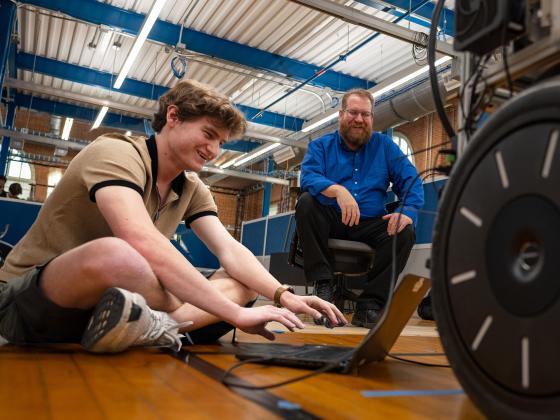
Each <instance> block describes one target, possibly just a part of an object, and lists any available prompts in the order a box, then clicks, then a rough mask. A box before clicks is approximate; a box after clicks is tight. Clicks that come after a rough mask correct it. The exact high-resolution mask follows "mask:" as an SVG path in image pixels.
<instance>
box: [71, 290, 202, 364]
mask: <svg viewBox="0 0 560 420" xmlns="http://www.w3.org/2000/svg"><path fill="white" fill-rule="evenodd" d="M190 324H192V322H190V321H189V322H184V323H177V322H176V321H174V320H173V319H172V318H171V317H170V316H169V315H168V314H167V313H165V312H160V311H154V310H152V309H150V307H149V306H148V305H147V304H146V300H145V299H144V297H143V296H142V295H139V294H138V293H133V292H129V291H128V290H124V289H120V288H117V287H113V288H111V289H108V290H107V291H106V292H105V293H104V294H103V296H102V297H101V299H100V300H99V302H98V303H97V305H96V306H95V308H94V310H93V314H92V316H91V318H90V320H89V324H88V326H87V328H86V330H85V331H84V334H83V336H82V342H81V344H82V346H83V347H84V348H85V349H86V350H87V351H90V352H94V353H117V352H121V351H123V350H126V349H127V348H129V347H132V346H156V347H170V348H172V349H173V350H175V351H179V350H180V349H181V335H180V334H179V332H178V331H179V328H183V327H186V326H188V325H190Z"/></svg>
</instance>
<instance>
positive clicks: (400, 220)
mask: <svg viewBox="0 0 560 420" xmlns="http://www.w3.org/2000/svg"><path fill="white" fill-rule="evenodd" d="M383 220H389V223H388V224H387V234H388V235H389V236H392V235H394V234H395V233H399V232H400V231H402V230H403V229H404V228H405V227H406V226H407V225H411V224H412V219H411V218H410V217H408V216H407V215H406V214H403V213H390V214H386V215H385V216H383Z"/></svg>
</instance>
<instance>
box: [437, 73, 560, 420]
mask: <svg viewBox="0 0 560 420" xmlns="http://www.w3.org/2000/svg"><path fill="white" fill-rule="evenodd" d="M432 264H433V265H432V279H433V305H434V311H435V315H436V321H437V326H438V328H439V332H440V335H441V340H442V343H443V346H444V349H445V351H446V354H447V356H448V358H449V361H450V363H451V366H452V367H453V370H454V372H455V374H456V375H457V378H458V379H459V381H460V382H461V384H462V386H463V388H464V389H465V391H466V392H467V393H468V395H469V396H470V397H471V399H472V400H473V401H474V403H475V404H476V405H477V406H478V407H479V408H480V409H481V410H482V411H483V412H484V413H485V414H486V415H487V416H489V417H490V418H503V419H517V418H519V419H524V418H527V419H529V418H530V419H538V418H560V80H559V79H553V80H549V81H546V82H543V83H541V84H539V85H537V86H535V87H534V88H531V89H529V90H527V91H525V92H523V93H522V94H521V95H519V96H518V97H516V98H515V99H514V100H512V101H510V102H509V103H507V104H506V105H504V106H503V107H502V108H501V109H500V110H499V111H498V112H497V113H496V114H495V115H493V116H492V117H491V118H490V119H489V120H488V121H487V122H486V124H485V125H484V126H483V127H482V128H481V129H480V130H479V131H478V132H477V133H476V136H475V138H473V140H472V141H471V143H470V144H469V145H468V147H467V150H466V153H465V154H464V155H463V156H461V158H460V159H459V161H458V163H457V164H456V166H455V168H454V169H453V171H452V174H451V176H450V179H449V181H448V183H447V185H446V187H445V192H444V196H443V198H442V201H441V206H440V209H439V212H438V217H437V221H436V225H435V230H434V237H433V250H432Z"/></svg>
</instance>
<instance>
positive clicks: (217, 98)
mask: <svg viewBox="0 0 560 420" xmlns="http://www.w3.org/2000/svg"><path fill="white" fill-rule="evenodd" d="M169 105H175V106H176V107H177V108H178V110H177V115H178V117H179V120H180V121H192V120H196V119H198V118H201V117H209V118H211V119H212V120H213V121H214V122H215V123H216V124H217V125H219V126H221V127H223V128H227V129H228V130H229V132H230V138H236V137H238V136H241V135H242V134H243V133H245V130H246V129H247V122H246V121H245V116H244V115H243V114H242V113H241V111H239V110H238V109H237V108H236V107H235V106H234V105H233V104H232V103H231V102H230V100H229V99H228V98H227V97H225V96H224V95H222V94H220V93H218V92H216V91H215V90H213V89H211V88H210V87H209V86H206V85H204V84H202V83H199V82H196V81H194V80H181V81H180V82H179V83H177V84H176V85H175V86H173V87H172V88H171V89H169V90H168V91H167V92H166V93H165V94H163V95H162V96H160V98H159V109H158V111H157V112H156V113H155V114H154V119H153V121H152V128H153V129H154V131H155V132H157V133H159V132H160V131H161V130H162V128H163V126H164V125H165V124H166V122H167V108H168V107H169Z"/></svg>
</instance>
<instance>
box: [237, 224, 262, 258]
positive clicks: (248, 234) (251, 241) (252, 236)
mask: <svg viewBox="0 0 560 420" xmlns="http://www.w3.org/2000/svg"><path fill="white" fill-rule="evenodd" d="M265 223H266V220H264V219H263V220H256V221H254V222H250V223H244V224H243V228H242V229H243V238H242V243H243V245H245V246H246V247H247V248H248V249H249V250H250V251H251V252H252V253H253V254H254V255H262V251H263V245H264V232H265Z"/></svg>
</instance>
